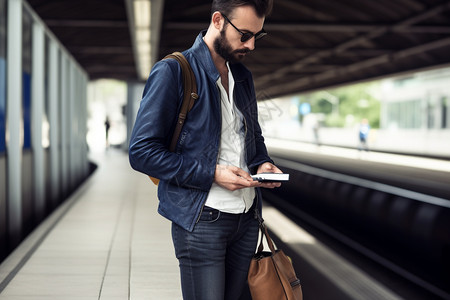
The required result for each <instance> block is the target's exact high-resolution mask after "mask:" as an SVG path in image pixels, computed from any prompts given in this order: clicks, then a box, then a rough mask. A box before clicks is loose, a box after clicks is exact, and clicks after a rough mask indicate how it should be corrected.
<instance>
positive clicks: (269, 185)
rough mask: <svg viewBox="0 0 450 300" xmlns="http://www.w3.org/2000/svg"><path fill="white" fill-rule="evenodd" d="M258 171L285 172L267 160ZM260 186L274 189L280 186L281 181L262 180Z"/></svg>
mask: <svg viewBox="0 0 450 300" xmlns="http://www.w3.org/2000/svg"><path fill="white" fill-rule="evenodd" d="M256 173H257V174H259V173H283V172H281V170H280V169H278V168H277V167H276V166H275V165H273V164H271V163H269V162H265V163H263V164H262V165H260V166H259V167H258V171H257V172H256ZM259 186H260V187H263V188H268V189H273V188H276V187H280V186H281V182H261V183H260V185H259Z"/></svg>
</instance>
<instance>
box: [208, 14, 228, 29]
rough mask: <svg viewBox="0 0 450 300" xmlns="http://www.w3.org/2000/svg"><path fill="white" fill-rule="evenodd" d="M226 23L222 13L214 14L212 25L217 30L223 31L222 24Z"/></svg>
mask: <svg viewBox="0 0 450 300" xmlns="http://www.w3.org/2000/svg"><path fill="white" fill-rule="evenodd" d="M224 21H225V20H224V18H223V16H222V14H221V13H220V12H218V11H216V12H214V13H213V14H212V17H211V23H212V24H213V25H214V27H215V28H216V29H217V30H219V31H221V30H222V24H223V23H224Z"/></svg>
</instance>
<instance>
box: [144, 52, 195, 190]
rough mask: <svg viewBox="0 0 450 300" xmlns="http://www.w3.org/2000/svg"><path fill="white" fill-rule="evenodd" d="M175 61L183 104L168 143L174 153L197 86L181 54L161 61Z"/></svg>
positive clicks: (156, 179) (154, 181) (192, 103)
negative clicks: (180, 80)
mask: <svg viewBox="0 0 450 300" xmlns="http://www.w3.org/2000/svg"><path fill="white" fill-rule="evenodd" d="M168 58H172V59H176V60H177V61H178V63H179V64H180V66H181V72H182V73H183V103H182V104H181V109H180V113H179V114H178V120H177V124H176V126H175V131H174V132H173V136H172V140H171V143H170V147H169V151H170V152H173V151H175V147H176V145H177V141H178V138H179V137H180V133H181V129H182V128H183V125H184V121H185V120H186V117H187V113H188V112H189V111H190V110H191V109H192V106H194V101H195V100H197V99H198V94H197V84H196V82H195V75H194V72H192V68H191V66H190V65H189V62H188V61H187V60H186V58H185V57H184V55H183V54H182V53H181V52H174V53H172V54H169V55H167V56H166V57H164V58H163V59H168ZM149 177H150V179H151V180H152V182H153V183H154V184H155V185H158V184H159V179H158V178H155V177H151V176H149Z"/></svg>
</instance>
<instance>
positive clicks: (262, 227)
mask: <svg viewBox="0 0 450 300" xmlns="http://www.w3.org/2000/svg"><path fill="white" fill-rule="evenodd" d="M259 229H260V230H261V233H262V235H261V241H260V242H259V246H258V253H259V252H262V251H263V249H264V245H263V242H264V237H265V238H266V241H267V245H268V246H269V249H270V252H272V253H273V254H275V246H274V245H273V241H272V239H271V238H270V235H269V231H268V230H267V226H266V225H264V223H262V222H261V223H260V224H259Z"/></svg>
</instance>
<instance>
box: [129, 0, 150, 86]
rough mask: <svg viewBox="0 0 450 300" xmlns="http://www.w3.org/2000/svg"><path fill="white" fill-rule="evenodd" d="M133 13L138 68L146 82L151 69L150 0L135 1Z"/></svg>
mask: <svg viewBox="0 0 450 300" xmlns="http://www.w3.org/2000/svg"><path fill="white" fill-rule="evenodd" d="M133 13H134V32H135V35H134V38H135V42H136V48H137V49H136V51H137V68H138V73H139V77H140V79H142V80H145V79H146V78H147V76H148V74H149V73H150V69H151V47H150V40H151V30H150V22H151V20H150V16H151V3H150V0H134V1H133Z"/></svg>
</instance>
